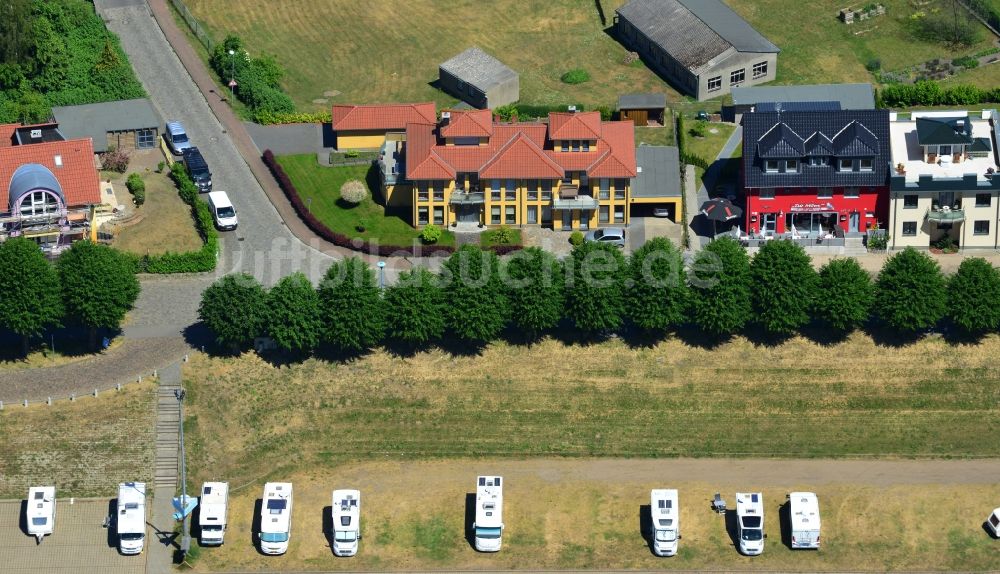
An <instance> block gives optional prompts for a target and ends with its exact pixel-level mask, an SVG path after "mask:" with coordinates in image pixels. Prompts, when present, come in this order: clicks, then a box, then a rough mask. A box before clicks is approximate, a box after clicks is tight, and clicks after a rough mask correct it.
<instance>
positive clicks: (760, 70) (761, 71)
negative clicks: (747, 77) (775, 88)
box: [753, 62, 767, 80]
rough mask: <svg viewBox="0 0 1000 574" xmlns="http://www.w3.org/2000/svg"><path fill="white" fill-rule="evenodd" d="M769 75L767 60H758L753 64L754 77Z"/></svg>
mask: <svg viewBox="0 0 1000 574" xmlns="http://www.w3.org/2000/svg"><path fill="white" fill-rule="evenodd" d="M766 75H767V62H757V63H756V64H754V65H753V79H755V80H756V79H757V78H761V77H763V76H766Z"/></svg>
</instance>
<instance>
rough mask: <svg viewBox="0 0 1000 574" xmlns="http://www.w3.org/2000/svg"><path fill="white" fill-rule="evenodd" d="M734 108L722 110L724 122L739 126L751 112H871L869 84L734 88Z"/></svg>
mask: <svg viewBox="0 0 1000 574" xmlns="http://www.w3.org/2000/svg"><path fill="white" fill-rule="evenodd" d="M732 94H733V104H732V106H727V107H726V108H724V109H723V114H724V115H726V116H727V118H726V119H730V120H732V121H736V122H739V120H740V116H742V115H743V114H745V113H747V112H750V111H758V112H769V111H810V110H813V111H819V110H826V111H837V110H874V109H875V90H874V88H872V85H871V84H812V85H805V86H760V87H753V88H733V91H732Z"/></svg>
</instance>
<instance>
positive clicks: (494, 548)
mask: <svg viewBox="0 0 1000 574" xmlns="http://www.w3.org/2000/svg"><path fill="white" fill-rule="evenodd" d="M472 530H473V531H474V535H473V540H474V541H475V547H476V550H478V551H480V552H498V551H499V550H500V536H501V535H502V534H503V484H502V479H501V477H499V476H480V477H479V478H478V479H477V481H476V521H475V522H474V523H473V524H472Z"/></svg>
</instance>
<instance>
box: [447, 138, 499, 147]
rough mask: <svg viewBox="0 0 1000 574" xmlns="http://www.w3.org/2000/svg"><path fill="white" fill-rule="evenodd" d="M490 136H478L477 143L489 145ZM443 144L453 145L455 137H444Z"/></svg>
mask: <svg viewBox="0 0 1000 574" xmlns="http://www.w3.org/2000/svg"><path fill="white" fill-rule="evenodd" d="M489 143H490V138H479V144H478V145H481V146H484V145H489ZM444 145H446V146H453V145H455V138H444Z"/></svg>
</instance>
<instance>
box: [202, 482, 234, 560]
mask: <svg viewBox="0 0 1000 574" xmlns="http://www.w3.org/2000/svg"><path fill="white" fill-rule="evenodd" d="M199 504H200V506H201V510H200V511H199V513H198V528H199V529H200V530H201V544H202V545H213V546H215V545H219V544H222V542H223V539H224V538H225V535H226V522H227V512H228V510H229V508H228V507H229V483H228V482H206V483H205V484H203V485H201V500H200V501H199Z"/></svg>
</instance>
